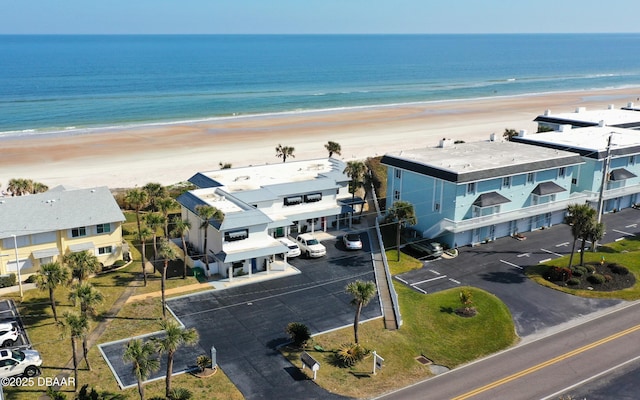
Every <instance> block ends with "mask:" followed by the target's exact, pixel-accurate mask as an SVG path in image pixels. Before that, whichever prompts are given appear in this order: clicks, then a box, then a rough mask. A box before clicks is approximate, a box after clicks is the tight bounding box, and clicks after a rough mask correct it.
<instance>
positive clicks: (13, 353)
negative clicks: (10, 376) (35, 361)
mask: <svg viewBox="0 0 640 400" xmlns="http://www.w3.org/2000/svg"><path fill="white" fill-rule="evenodd" d="M11 356H12V358H15V359H16V360H18V361H23V360H24V358H25V355H24V353H23V352H21V351H18V350H11Z"/></svg>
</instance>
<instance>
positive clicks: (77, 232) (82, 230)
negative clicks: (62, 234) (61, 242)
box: [71, 226, 87, 237]
mask: <svg viewBox="0 0 640 400" xmlns="http://www.w3.org/2000/svg"><path fill="white" fill-rule="evenodd" d="M81 236H87V228H86V227H84V226H81V227H79V228H73V229H71V237H81Z"/></svg>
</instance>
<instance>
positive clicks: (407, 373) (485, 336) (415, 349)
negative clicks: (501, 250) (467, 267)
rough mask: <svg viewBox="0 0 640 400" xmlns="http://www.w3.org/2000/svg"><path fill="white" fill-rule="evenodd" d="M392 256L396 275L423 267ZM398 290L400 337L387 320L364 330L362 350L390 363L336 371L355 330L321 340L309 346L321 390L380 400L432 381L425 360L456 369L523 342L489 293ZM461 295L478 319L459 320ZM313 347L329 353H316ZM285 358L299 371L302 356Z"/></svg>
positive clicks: (364, 363)
mask: <svg viewBox="0 0 640 400" xmlns="http://www.w3.org/2000/svg"><path fill="white" fill-rule="evenodd" d="M388 256H389V258H390V260H389V263H390V268H391V271H392V273H393V274H397V273H400V272H403V271H408V270H411V269H415V268H416V267H419V266H420V265H421V263H420V262H419V261H417V260H415V259H412V258H410V257H408V256H404V257H402V258H401V261H400V262H399V263H397V262H395V261H393V260H395V251H391V252H390V254H388ZM394 284H395V288H396V290H397V292H398V297H399V300H400V311H401V313H402V318H403V321H404V325H403V326H402V327H401V328H400V329H399V330H397V331H389V330H386V329H385V328H384V324H383V322H382V320H381V319H377V320H375V321H372V322H368V323H365V324H363V325H362V326H361V327H360V330H359V336H360V342H361V344H363V345H364V346H365V347H366V348H367V349H369V350H376V351H377V353H378V354H379V355H380V356H382V357H383V358H384V359H385V362H384V368H383V369H382V371H379V372H378V373H377V375H375V376H374V375H372V373H371V372H372V363H373V361H372V359H371V358H367V359H365V360H364V361H362V362H360V363H359V364H356V365H355V366H354V367H352V368H340V367H337V366H334V365H332V354H333V353H332V351H333V350H335V349H336V348H338V346H340V345H341V344H343V343H350V342H353V328H352V327H349V328H345V329H341V330H338V331H335V332H331V333H327V334H323V335H320V336H316V337H314V338H313V343H311V345H310V346H308V349H307V351H308V352H309V353H310V354H311V355H312V356H313V357H314V358H316V359H317V360H318V361H319V362H320V364H321V368H320V371H319V372H318V379H317V383H318V384H319V385H320V386H322V387H324V388H325V389H327V390H329V391H331V392H335V393H339V394H342V395H345V396H351V397H358V398H363V397H372V396H377V395H380V394H382V393H386V392H388V391H391V390H393V389H398V388H401V387H404V386H407V385H410V384H412V383H415V382H417V381H419V380H422V379H424V378H426V377H428V376H430V371H429V368H428V367H427V366H424V365H422V364H420V363H419V362H418V361H416V359H415V358H416V357H418V356H420V355H424V356H426V357H427V358H429V359H431V360H432V361H434V362H435V363H436V364H439V365H444V366H447V367H449V368H453V367H456V366H458V365H460V364H463V363H466V362H469V361H472V360H475V359H477V358H480V357H483V356H486V355H489V354H492V353H495V352H497V351H500V350H502V349H505V348H507V347H510V346H512V345H513V344H515V343H516V342H517V341H518V338H517V336H516V333H515V327H514V325H513V321H512V318H511V314H510V313H509V310H508V309H507V307H506V306H505V305H504V303H502V302H501V301H500V300H499V299H498V298H497V297H495V296H493V295H491V294H490V293H487V292H485V291H482V290H480V289H475V288H457V289H451V290H448V291H444V292H439V293H434V294H430V295H424V294H421V293H418V292H416V291H413V290H411V289H409V288H407V287H406V286H404V285H401V284H398V283H395V282H394ZM461 289H469V290H470V291H471V293H472V296H473V300H474V306H475V307H476V308H477V310H478V314H477V315H476V316H475V317H471V318H463V317H460V316H458V315H457V314H455V312H454V310H455V309H456V308H459V307H461V303H460V300H459V294H460V290H461ZM314 345H319V346H321V347H322V348H323V349H324V350H325V351H324V352H319V351H317V350H315V349H314V347H313V346H314ZM283 353H284V354H285V356H286V357H287V358H288V359H289V360H290V361H291V362H292V363H293V364H294V365H295V366H298V367H299V366H300V361H299V360H300V352H299V351H294V350H292V349H285V351H284V352H283ZM306 371H308V369H307V370H306ZM309 376H311V375H309Z"/></svg>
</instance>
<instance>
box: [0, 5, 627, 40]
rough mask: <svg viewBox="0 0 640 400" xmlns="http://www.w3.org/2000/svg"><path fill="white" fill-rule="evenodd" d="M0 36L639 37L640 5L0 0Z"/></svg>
mask: <svg viewBox="0 0 640 400" xmlns="http://www.w3.org/2000/svg"><path fill="white" fill-rule="evenodd" d="M0 10H1V11H0V34H323V33H324V34H331V33H334V34H345V33H388V34H402V33H407V34H417V33H618V32H620V33H629V32H640V23H638V15H640V1H638V0H536V1H531V0H482V1H481V0H457V1H450V0H437V1H436V0H0Z"/></svg>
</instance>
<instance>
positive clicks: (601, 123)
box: [598, 119, 606, 128]
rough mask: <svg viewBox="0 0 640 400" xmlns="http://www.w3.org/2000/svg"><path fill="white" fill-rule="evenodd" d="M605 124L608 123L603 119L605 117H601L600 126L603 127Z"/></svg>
mask: <svg viewBox="0 0 640 400" xmlns="http://www.w3.org/2000/svg"><path fill="white" fill-rule="evenodd" d="M605 125H606V124H605V123H604V120H603V119H601V120H600V122H598V126H599V127H600V128H602V127H603V126H605Z"/></svg>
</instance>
